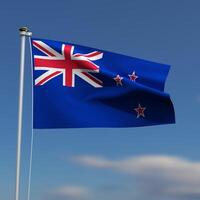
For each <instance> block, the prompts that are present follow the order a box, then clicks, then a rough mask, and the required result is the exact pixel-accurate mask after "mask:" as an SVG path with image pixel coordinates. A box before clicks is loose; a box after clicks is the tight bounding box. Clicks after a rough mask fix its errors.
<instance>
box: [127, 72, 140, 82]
mask: <svg viewBox="0 0 200 200" xmlns="http://www.w3.org/2000/svg"><path fill="white" fill-rule="evenodd" d="M128 76H129V78H130V80H131V81H135V80H136V79H137V78H138V76H136V74H135V71H133V73H132V74H129V75H128Z"/></svg>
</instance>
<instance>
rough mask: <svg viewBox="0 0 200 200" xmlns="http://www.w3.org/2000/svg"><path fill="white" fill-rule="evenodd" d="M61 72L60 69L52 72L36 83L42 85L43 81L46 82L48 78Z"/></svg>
mask: <svg viewBox="0 0 200 200" xmlns="http://www.w3.org/2000/svg"><path fill="white" fill-rule="evenodd" d="M60 73H61V72H60V71H56V72H53V73H52V74H50V75H49V76H47V77H45V78H44V79H42V80H41V81H40V82H38V83H37V84H36V85H42V84H43V83H45V82H46V81H47V80H48V79H51V78H52V77H54V76H56V75H58V74H60Z"/></svg>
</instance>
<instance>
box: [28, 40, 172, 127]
mask: <svg viewBox="0 0 200 200" xmlns="http://www.w3.org/2000/svg"><path fill="white" fill-rule="evenodd" d="M31 43H32V54H33V65H34V66H33V79H34V80H33V83H34V85H33V128H37V129H44V128H86V127H138V126H150V125H158V124H170V123H174V122H175V114H174V108H173V104H172V102H171V100H170V97H169V95H168V94H167V93H165V92H164V86H165V81H166V78H167V75H168V72H169V68H170V66H169V65H165V64H159V63H155V62H150V61H146V60H142V59H138V58H133V57H129V56H125V55H120V54H116V53H111V52H108V51H104V50H99V49H93V48H90V47H84V46H80V45H76V44H70V43H67V42H57V41H52V40H45V39H35V38H32V40H31Z"/></svg>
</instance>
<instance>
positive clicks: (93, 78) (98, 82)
mask: <svg viewBox="0 0 200 200" xmlns="http://www.w3.org/2000/svg"><path fill="white" fill-rule="evenodd" d="M82 74H84V75H85V76H87V77H88V78H89V79H91V80H92V81H94V82H95V83H97V84H99V85H103V82H102V81H100V80H99V79H97V78H95V77H93V76H92V75H90V74H89V73H87V72H82Z"/></svg>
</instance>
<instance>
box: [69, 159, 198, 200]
mask: <svg viewBox="0 0 200 200" xmlns="http://www.w3.org/2000/svg"><path fill="white" fill-rule="evenodd" d="M72 160H73V161H74V162H76V163H77V164H79V165H84V166H89V167H94V168H101V169H102V168H105V169H110V170H114V171H116V172H122V173H127V174H129V175H132V176H134V177H135V178H137V184H138V186H139V188H140V190H141V192H142V193H143V194H146V195H147V196H148V198H149V199H151V198H152V199H159V198H161V197H162V199H168V198H172V199H188V200H189V199H190V200H191V199H192V200H193V199H200V162H192V161H189V160H186V159H181V158H178V157H171V156H162V155H161V156H157V155H152V156H139V157H128V158H126V159H121V160H111V159H105V158H102V157H97V156H88V155H82V156H76V157H73V158H72ZM150 197H151V198H150ZM141 199H144V197H143V198H141Z"/></svg>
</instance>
